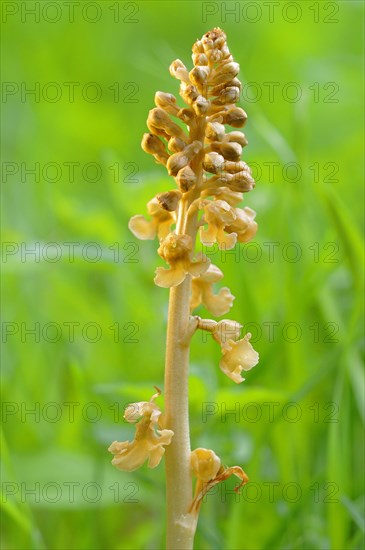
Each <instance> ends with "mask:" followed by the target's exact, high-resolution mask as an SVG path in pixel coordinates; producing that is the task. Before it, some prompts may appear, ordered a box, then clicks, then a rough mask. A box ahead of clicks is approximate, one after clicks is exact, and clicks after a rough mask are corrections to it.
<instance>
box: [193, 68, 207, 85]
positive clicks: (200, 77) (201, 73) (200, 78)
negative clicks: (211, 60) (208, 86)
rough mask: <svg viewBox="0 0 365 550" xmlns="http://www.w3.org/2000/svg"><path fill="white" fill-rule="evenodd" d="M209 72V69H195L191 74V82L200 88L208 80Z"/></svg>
mask: <svg viewBox="0 0 365 550" xmlns="http://www.w3.org/2000/svg"><path fill="white" fill-rule="evenodd" d="M209 72H210V69H209V67H194V69H192V70H191V71H190V73H189V76H190V81H191V82H192V83H193V84H194V85H195V86H198V87H199V86H201V85H202V84H204V82H205V81H206V80H207V78H208V75H209Z"/></svg>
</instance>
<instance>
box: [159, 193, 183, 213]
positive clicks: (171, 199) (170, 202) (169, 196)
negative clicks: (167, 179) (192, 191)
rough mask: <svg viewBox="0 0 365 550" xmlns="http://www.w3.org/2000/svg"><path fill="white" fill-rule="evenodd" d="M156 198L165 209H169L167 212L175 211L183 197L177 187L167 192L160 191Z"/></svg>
mask: <svg viewBox="0 0 365 550" xmlns="http://www.w3.org/2000/svg"><path fill="white" fill-rule="evenodd" d="M156 198H157V200H158V202H159V203H160V205H161V206H162V208H163V209H164V210H167V212H174V211H175V210H176V208H177V205H178V204H179V200H180V199H181V193H180V191H178V190H177V189H175V190H173V191H168V192H167V193H159V194H158V195H156Z"/></svg>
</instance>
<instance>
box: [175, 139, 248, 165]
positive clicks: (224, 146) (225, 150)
mask: <svg viewBox="0 0 365 550" xmlns="http://www.w3.org/2000/svg"><path fill="white" fill-rule="evenodd" d="M210 147H211V149H212V151H215V152H216V153H220V154H221V155H223V157H224V158H225V159H226V160H233V161H238V160H239V159H240V156H241V154H242V147H241V145H240V144H239V143H222V142H220V141H214V142H213V143H211V144H210ZM170 159H171V157H170Z"/></svg>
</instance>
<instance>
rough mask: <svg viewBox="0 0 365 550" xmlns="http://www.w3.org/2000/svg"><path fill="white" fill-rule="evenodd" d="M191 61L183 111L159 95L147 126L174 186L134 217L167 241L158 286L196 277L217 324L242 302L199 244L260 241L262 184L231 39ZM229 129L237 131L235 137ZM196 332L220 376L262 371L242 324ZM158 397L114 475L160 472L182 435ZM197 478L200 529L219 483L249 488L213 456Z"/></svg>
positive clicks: (143, 406)
mask: <svg viewBox="0 0 365 550" xmlns="http://www.w3.org/2000/svg"><path fill="white" fill-rule="evenodd" d="M192 59H193V63H194V67H193V69H192V70H190V71H189V70H188V69H187V68H186V66H185V65H184V63H183V62H182V61H180V60H179V59H178V60H176V61H174V62H173V63H172V64H171V66H170V73H171V75H172V76H173V77H175V78H176V79H178V80H179V81H180V97H181V99H182V100H183V102H184V104H185V105H184V106H179V105H178V101H177V99H176V97H175V96H174V95H172V94H170V93H165V92H157V93H156V95H155V105H156V106H155V108H153V109H152V110H151V111H150V112H149V115H148V119H147V126H148V129H149V133H146V134H144V136H143V139H142V148H143V150H144V151H146V152H147V153H149V154H151V155H153V157H154V158H155V160H156V162H157V163H160V164H163V165H164V166H166V169H167V171H168V173H169V175H170V176H172V177H173V178H174V180H175V182H176V187H175V188H174V189H172V190H169V191H166V192H165V193H160V194H158V195H157V196H156V197H154V198H153V199H152V200H150V201H149V203H148V204H147V210H148V214H149V216H150V219H149V220H147V219H146V218H145V217H144V216H141V215H137V216H133V217H132V218H131V220H130V222H129V228H130V230H131V231H132V232H133V234H134V235H135V236H136V237H138V238H139V239H154V238H155V237H158V239H159V247H158V254H159V256H160V257H161V258H162V259H163V260H164V261H165V262H166V263H167V264H168V267H167V268H163V267H158V268H157V270H156V276H155V283H156V285H158V286H160V287H164V288H171V287H177V286H179V285H181V284H182V283H183V282H184V281H185V280H186V279H187V278H188V282H189V284H190V289H191V292H190V311H191V313H193V311H194V310H195V309H196V308H197V307H199V306H200V305H203V306H204V307H205V308H206V309H207V310H208V311H210V312H211V313H212V315H214V316H217V317H219V316H222V315H225V314H226V313H228V311H229V310H230V308H231V306H232V304H233V300H234V296H233V295H232V294H231V292H230V290H229V288H227V287H223V288H221V289H220V290H219V291H218V292H215V291H214V288H213V285H214V284H215V283H217V282H218V281H220V280H221V279H222V278H223V273H222V271H221V270H220V269H219V268H218V267H217V266H215V265H212V264H211V263H210V261H209V260H208V259H207V258H206V257H205V256H204V255H202V254H197V255H195V239H196V236H197V235H199V236H200V240H201V243H202V244H204V245H212V244H214V243H217V244H218V247H219V248H220V249H231V248H233V247H234V246H235V244H236V243H237V242H239V243H247V242H248V241H249V240H250V239H252V238H253V237H254V236H255V234H256V231H257V223H256V222H255V212H254V211H253V210H252V209H251V208H249V207H248V206H245V207H244V208H240V207H239V206H238V205H239V203H241V202H242V200H243V194H244V193H247V192H248V191H251V190H252V189H253V187H254V186H255V182H254V180H253V178H252V175H251V170H250V168H249V167H248V165H247V164H246V163H245V162H243V161H242V160H241V154H242V149H243V147H245V146H246V145H247V139H246V137H245V135H244V134H243V133H242V132H240V131H238V130H236V129H237V128H242V127H243V126H244V125H245V123H246V120H247V115H246V113H245V111H244V110H243V109H241V108H240V107H237V106H236V103H237V101H238V100H239V97H240V91H241V82H240V81H239V79H238V78H237V75H238V72H239V65H238V63H236V62H235V61H234V60H233V57H232V55H231V53H230V51H229V49H228V46H227V42H226V36H225V34H224V32H223V31H222V30H221V29H219V28H215V29H213V30H212V31H210V32H208V33H206V34H205V35H204V36H203V37H202V39H201V40H197V41H196V42H195V44H194V45H193V55H192ZM226 125H228V126H231V127H233V128H234V130H233V131H230V132H227V131H226ZM189 326H192V327H193V331H194V330H196V329H201V330H205V331H208V332H209V333H211V335H212V337H213V339H214V340H215V341H216V342H218V344H219V345H220V347H221V352H222V357H221V360H220V363H219V366H220V369H221V370H222V372H223V373H224V374H226V375H227V376H228V377H229V378H230V379H232V380H233V381H234V382H236V383H240V382H242V381H243V380H244V378H242V376H241V372H242V371H248V370H250V369H251V368H252V367H254V366H255V365H256V364H257V363H258V353H257V352H256V351H255V350H254V349H253V347H252V345H251V344H250V341H249V340H250V337H251V335H250V334H246V335H245V336H244V337H243V338H240V330H241V328H242V327H241V326H240V325H239V324H238V323H235V322H234V321H231V320H227V319H224V320H222V321H219V322H216V321H213V320H211V319H201V318H200V317H198V316H191V319H190V325H189ZM158 394H159V393H158ZM158 394H156V395H154V396H153V397H152V399H151V400H150V401H149V402H140V403H134V404H133V406H130V407H128V408H127V409H126V412H125V419H126V420H127V421H128V422H136V421H137V420H139V422H138V424H137V428H136V437H135V439H134V441H132V442H131V443H130V442H128V441H125V442H122V443H120V442H116V441H115V442H114V443H112V445H111V446H110V448H109V450H110V452H112V453H113V454H114V459H113V464H114V465H115V466H116V467H118V468H120V469H123V470H128V471H131V470H134V469H135V468H138V467H139V466H140V465H142V464H143V463H144V462H145V461H148V465H149V466H150V467H152V468H154V467H155V466H157V465H158V463H159V462H160V460H161V457H162V455H163V454H164V451H165V449H164V446H165V445H168V444H169V443H170V442H171V438H172V436H173V435H174V434H173V432H172V431H171V430H169V429H168V426H164V423H163V420H162V418H163V417H162V414H161V411H160V409H159V408H158V407H157V406H156V405H155V404H154V402H153V401H154V399H155V397H157V395H158ZM175 437H177V436H176V435H175ZM191 470H192V473H193V474H194V476H195V477H196V485H195V496H194V500H193V502H192V504H191V508H190V510H189V512H188V514H187V516H186V517H185V520H186V521H187V522H188V523H189V521H191V522H194V521H195V519H196V517H197V514H198V511H199V507H200V504H201V502H202V499H203V497H204V495H205V494H206V492H207V491H208V490H209V489H210V488H211V487H213V486H214V485H215V484H217V483H219V482H221V481H223V480H225V479H227V478H228V477H229V476H231V475H236V476H237V477H238V478H239V479H240V480H241V484H240V486H242V485H243V484H244V483H246V482H247V480H248V478H247V476H246V474H245V472H244V471H243V470H242V468H240V467H239V466H234V467H230V468H226V467H224V466H222V464H221V460H220V458H219V457H218V456H217V455H216V454H215V453H214V451H212V450H209V449H201V448H199V449H196V450H195V451H193V453H192V454H191Z"/></svg>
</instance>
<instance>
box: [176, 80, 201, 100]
mask: <svg viewBox="0 0 365 550" xmlns="http://www.w3.org/2000/svg"><path fill="white" fill-rule="evenodd" d="M180 95H181V97H182V98H183V100H184V101H185V103H187V104H188V105H192V104H193V103H194V101H196V99H197V98H198V97H199V93H198V90H197V89H196V87H195V86H193V85H192V84H189V85H185V84H182V85H181V86H180Z"/></svg>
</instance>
